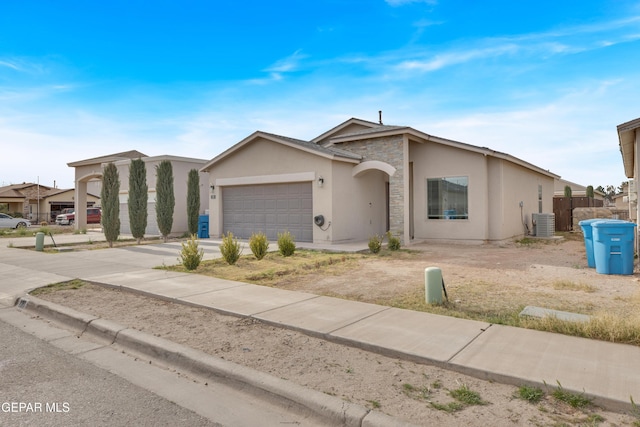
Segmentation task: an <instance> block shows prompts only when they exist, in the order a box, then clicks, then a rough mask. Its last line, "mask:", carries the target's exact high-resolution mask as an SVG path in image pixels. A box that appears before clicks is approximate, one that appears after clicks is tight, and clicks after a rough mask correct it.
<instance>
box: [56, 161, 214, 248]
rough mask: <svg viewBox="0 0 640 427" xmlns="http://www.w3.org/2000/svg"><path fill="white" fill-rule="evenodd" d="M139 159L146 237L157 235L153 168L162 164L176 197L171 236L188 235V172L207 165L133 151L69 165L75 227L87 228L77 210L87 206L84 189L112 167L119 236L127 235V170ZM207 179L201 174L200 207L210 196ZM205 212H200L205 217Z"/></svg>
mask: <svg viewBox="0 0 640 427" xmlns="http://www.w3.org/2000/svg"><path fill="white" fill-rule="evenodd" d="M133 159H142V160H143V161H144V162H145V167H146V171H147V187H148V191H149V193H148V205H147V212H148V217H147V229H146V233H145V234H146V235H150V236H151V235H160V234H161V233H160V231H159V229H158V224H157V220H156V214H155V200H156V190H155V185H156V166H158V165H159V164H160V162H162V161H163V160H168V161H170V162H171V165H172V170H173V186H174V188H173V191H174V196H175V201H176V204H175V208H174V220H173V227H172V229H171V234H172V235H181V234H184V233H186V232H187V231H188V226H187V178H188V174H189V171H190V170H191V169H195V170H200V169H201V168H202V167H203V165H204V164H205V163H206V160H203V159H192V158H186V157H178V156H168V155H164V156H154V157H149V156H147V155H145V154H142V153H140V152H138V151H135V150H132V151H127V152H123V153H116V154H110V155H107V156H101V157H96V158H92V159H87V160H80V161H77V162H72V163H68V165H69V166H70V167H73V168H75V183H76V186H75V201H76V221H75V223H74V227H75V228H76V229H82V228H84V227H86V224H87V218H86V211H84V210H82V209H81V210H80V211H81V212H82V214H81V215H78V214H77V212H78V209H77V206H84V205H85V204H86V203H87V188H88V186H91V185H94V183H96V184H97V183H100V182H101V180H102V171H103V168H104V167H105V166H106V165H107V164H108V163H113V164H114V165H115V166H116V168H117V169H118V176H119V178H120V195H119V196H120V197H119V198H120V233H122V234H129V233H130V232H131V228H130V225H129V210H128V199H129V166H130V164H131V160H133ZM207 182H208V177H207V176H206V175H205V174H203V173H200V201H201V204H202V205H203V206H207V205H206V203H207V198H208V196H209V192H208V189H207ZM205 210H206V207H205V208H202V209H201V213H204V212H205Z"/></svg>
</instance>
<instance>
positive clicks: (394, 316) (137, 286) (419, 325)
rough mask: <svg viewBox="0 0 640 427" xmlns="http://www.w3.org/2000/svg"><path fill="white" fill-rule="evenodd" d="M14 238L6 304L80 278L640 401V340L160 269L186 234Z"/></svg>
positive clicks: (487, 372)
mask: <svg viewBox="0 0 640 427" xmlns="http://www.w3.org/2000/svg"><path fill="white" fill-rule="evenodd" d="M32 241H33V238H32ZM25 242H26V241H25ZM1 243H3V240H0V244H1ZM23 244H25V245H26V243H23ZM200 244H201V247H203V248H204V249H205V257H206V258H215V257H218V256H219V251H218V249H217V242H215V241H210V240H201V241H200ZM13 246H14V248H7V247H6V246H5V245H3V246H2V247H0V277H2V282H1V285H0V292H2V293H0V303H4V304H5V305H12V304H14V303H15V301H16V299H17V298H18V297H20V296H23V295H24V294H25V293H26V292H27V291H29V290H31V289H34V288H37V287H40V286H44V285H47V284H50V283H53V282H59V281H64V280H70V279H74V278H80V279H86V280H91V281H95V282H100V283H104V284H107V285H110V286H115V287H122V288H123V289H128V290H131V291H135V292H140V293H144V294H148V295H153V296H157V297H161V298H165V299H167V300H172V301H177V302H180V303H184V304H191V305H197V306H203V307H209V308H211V309H214V310H216V311H219V312H222V313H227V314H233V315H237V316H249V317H253V318H256V319H259V320H261V321H263V322H267V323H270V324H273V325H278V326H281V327H285V328H291V329H295V330H299V331H303V332H305V333H308V334H311V335H315V336H319V337H322V338H325V339H327V340H331V341H335V342H339V343H343V344H347V345H351V346H355V347H360V348H363V349H367V350H372V351H376V352H379V353H382V354H385V355H391V356H396V357H399V358H404V359H410V360H413V361H418V362H424V363H429V364H434V365H437V366H440V367H443V368H446V369H451V370H455V371H459V372H462V373H465V374H471V375H474V376H476V377H479V378H482V379H488V380H495V381H499V382H504V383H509V384H514V385H522V384H529V385H537V386H544V384H545V383H546V384H547V385H549V386H555V385H557V384H558V383H560V384H561V385H562V387H563V388H564V389H565V390H568V391H572V392H576V393H583V392H584V393H585V395H587V396H589V397H592V398H594V403H596V404H598V405H600V406H603V407H605V408H607V409H611V410H628V409H630V408H631V404H630V398H631V397H633V399H634V401H636V402H637V401H640V369H638V364H640V348H639V347H635V346H630V345H622V344H612V343H607V342H602V341H593V340H588V339H583V338H576V337H570V336H564V335H558V334H552V333H547V332H539V331H533V330H527V329H521V328H513V327H508V326H500V325H491V324H488V323H485V322H478V321H472V320H463V319H457V318H453V317H447V316H438V315H433V314H428V313H422V312H415V311H410V310H401V309H396V308H390V307H386V306H378V305H373V304H365V303H361V302H356V301H348V300H342V299H336V298H329V297H324V296H317V295H314V294H308V293H303V292H292V291H286V290H281V289H274V288H268V287H263V286H256V285H250V284H246V283H240V282H233V281H228V280H221V279H216V278H210V277H204V276H198V275H194V274H183V273H176V272H168V271H163V270H153V269H152V267H154V266H159V265H163V264H165V265H170V264H176V263H177V257H178V254H179V250H180V244H179V243H177V244H176V243H167V244H157V245H145V246H142V247H138V246H135V247H126V248H113V249H109V250H100V251H82V252H68V253H59V254H43V253H36V252H33V251H23V250H19V249H15V247H18V246H19V243H18V242H16V243H14V244H13ZM32 246H33V244H32ZM356 246H357V245H356ZM113 320H117V319H113Z"/></svg>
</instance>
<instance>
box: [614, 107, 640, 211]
mask: <svg viewBox="0 0 640 427" xmlns="http://www.w3.org/2000/svg"><path fill="white" fill-rule="evenodd" d="M617 131H618V140H619V145H620V153H622V164H623V167H624V174H625V175H626V177H627V178H629V179H630V181H629V189H628V198H627V200H628V202H629V218H630V219H632V220H634V219H635V220H636V221H637V219H638V218H640V205H639V204H638V186H637V184H636V183H637V180H638V174H639V171H638V168H639V167H640V150H639V147H638V145H639V144H640V118H637V119H635V120H631V121H628V122H626V123H622V124H621V125H618V127H617ZM616 204H617V202H616Z"/></svg>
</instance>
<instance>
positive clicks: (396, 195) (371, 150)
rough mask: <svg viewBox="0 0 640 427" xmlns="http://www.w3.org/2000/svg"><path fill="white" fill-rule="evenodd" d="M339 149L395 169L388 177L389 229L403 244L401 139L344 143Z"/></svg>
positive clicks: (402, 160)
mask: <svg viewBox="0 0 640 427" xmlns="http://www.w3.org/2000/svg"><path fill="white" fill-rule="evenodd" d="M338 147H339V148H341V149H343V150H346V151H350V152H352V153H355V154H359V155H360V156H362V160H363V161H367V160H378V161H381V162H385V163H388V164H390V165H391V166H393V167H394V168H396V173H395V174H394V175H393V176H391V177H389V227H390V228H391V232H392V233H393V234H394V235H396V236H399V237H400V240H402V241H403V243H406V242H404V175H405V170H404V159H403V137H402V135H396V136H392V137H386V138H371V139H365V140H360V141H352V142H344V143H341V144H339V145H338Z"/></svg>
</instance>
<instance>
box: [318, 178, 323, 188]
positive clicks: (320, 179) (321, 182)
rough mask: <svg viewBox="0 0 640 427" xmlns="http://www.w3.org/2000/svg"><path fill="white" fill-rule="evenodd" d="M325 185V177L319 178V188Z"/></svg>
mask: <svg viewBox="0 0 640 427" xmlns="http://www.w3.org/2000/svg"><path fill="white" fill-rule="evenodd" d="M323 184H324V178H323V177H319V178H318V187H322V185H323Z"/></svg>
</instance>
